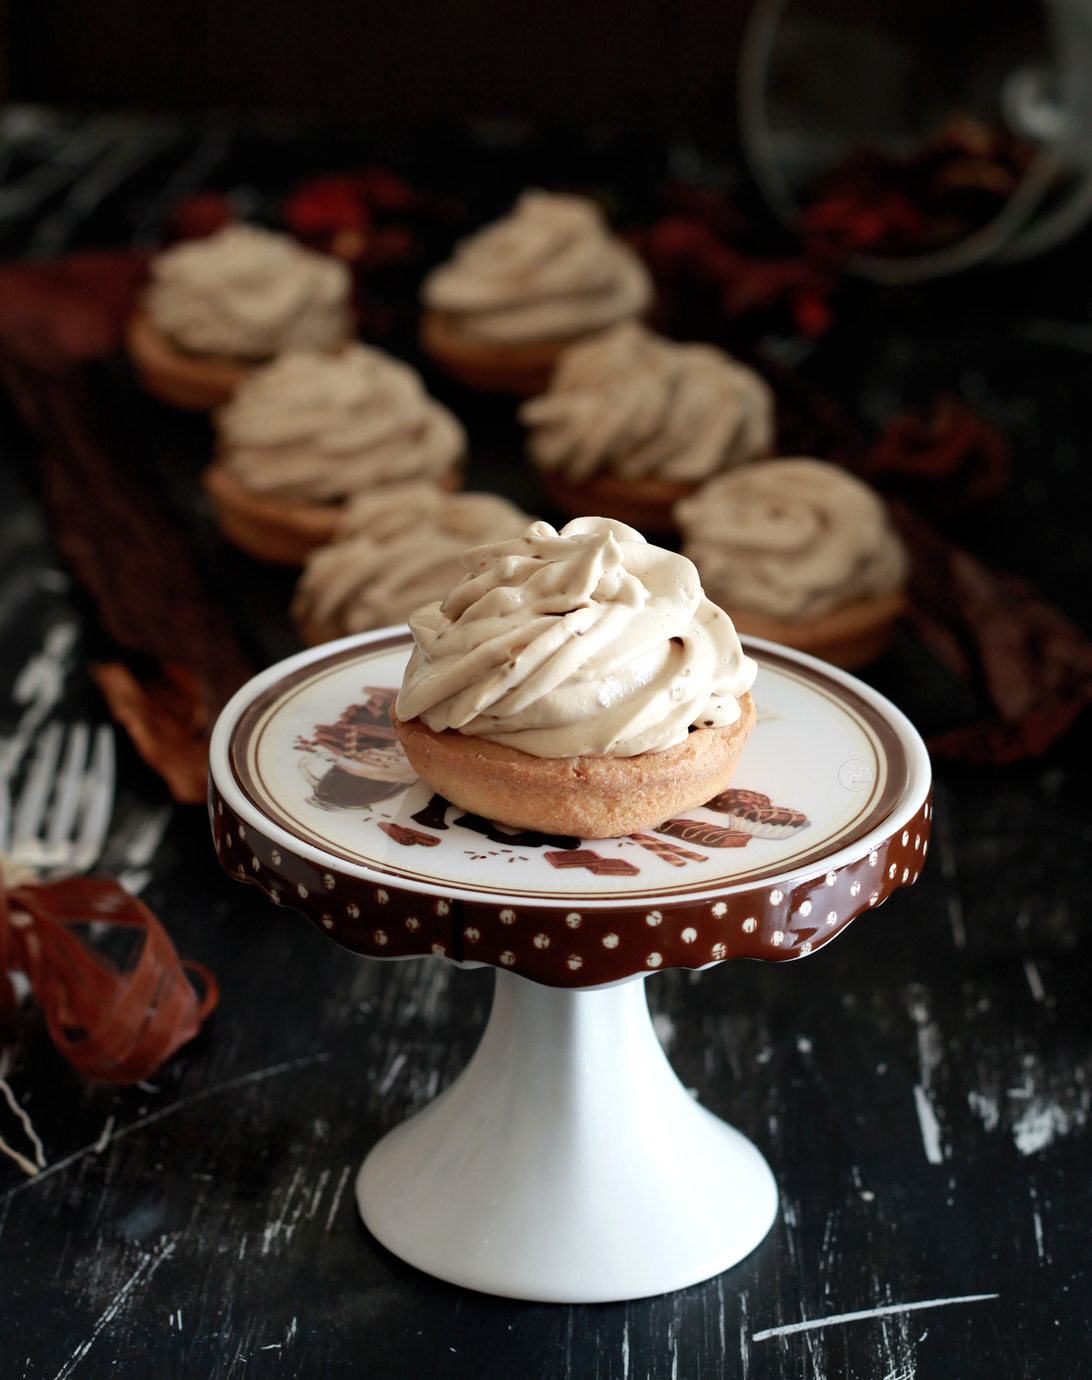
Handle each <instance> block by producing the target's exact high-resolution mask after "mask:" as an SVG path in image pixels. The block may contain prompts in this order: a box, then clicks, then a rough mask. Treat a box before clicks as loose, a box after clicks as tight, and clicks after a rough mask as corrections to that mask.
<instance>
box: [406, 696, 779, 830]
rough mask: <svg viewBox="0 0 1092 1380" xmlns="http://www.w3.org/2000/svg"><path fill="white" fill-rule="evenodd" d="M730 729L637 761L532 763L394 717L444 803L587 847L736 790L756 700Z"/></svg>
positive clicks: (698, 733)
mask: <svg viewBox="0 0 1092 1380" xmlns="http://www.w3.org/2000/svg"><path fill="white" fill-rule="evenodd" d="M739 706H740V711H741V712H740V717H739V719H738V720H737V721H736V722H735V723H734V724H732V725H730V726H729V727H728V728H706V729H695V730H694V731H693V732H691V733H689V734H688V735H687V737H686V738H685V739H684V741H683V742H681V743H677V744H676V745H675V746H674V747H670V748H665V749H664V750H663V751H661V752H644V753H641V754H640V755H639V756H636V757H560V758H558V757H532V756H530V754H529V753H526V752H520V750H519V749H518V748H510V747H505V746H504V745H503V744H502V743H492V742H490V741H489V739H487V738H467V737H465V736H464V735H463V734H461V733H457V732H455V731H454V730H453V729H450V728H449V729H445V730H444V732H443V733H435V732H433V730H432V729H431V728H429V727H428V725H427V724H424V723H422V722H421V720H420V719H412V720H410V722H409V723H403V721H402V720H401V719H400V718H399V717H398V715H397V714H396V713H395V712H394V711H393V710H392V711H391V723H393V724H394V728H395V732H396V733H397V734H398V738H399V741H400V742H401V744H402V748H403V751H404V752H405V754H406V756H407V757H408V758H409V761H410V765H411V766H412V767H413V769H414V771H415V772H416V773H417V775H418V776H420V777H421V779H422V780H424V781H427V782H428V784H429V785H430V786H431V787H432V789H433V790H434V791H436V792H438V794H440V795H442V796H443V797H444V799H445V800H450V801H451V802H452V803H453V804H455V805H458V806H460V807H461V808H462V809H464V810H468V811H469V812H470V813H471V814H476V815H481V816H483V817H484V818H485V819H490V820H493V821H494V822H495V823H497V824H505V825H509V826H510V827H511V828H513V829H537V830H540V831H541V832H542V833H546V834H567V835H569V836H571V837H573V838H581V839H612V838H621V837H623V836H624V835H626V834H637V833H641V832H642V831H643V830H645V829H653V828H655V827H656V825H657V824H662V823H663V822H664V820H665V819H672V818H674V817H675V816H677V815H681V814H684V813H685V812H686V811H687V810H692V809H693V808H694V807H695V806H696V805H701V804H703V803H704V802H705V801H706V800H712V799H713V797H714V796H716V795H719V794H720V792H721V791H723V790H725V789H726V788H727V786H728V783H729V782H730V781H731V779H732V776H733V774H734V772H735V769H736V767H737V766H738V765H739V759H740V757H741V756H742V753H743V749H744V747H745V746H746V744H747V739H748V738H749V737H750V735H751V730H752V728H754V725H755V706H754V701H753V700H752V699H751V696H750V695H749V694H744V695H741V696H740V699H739Z"/></svg>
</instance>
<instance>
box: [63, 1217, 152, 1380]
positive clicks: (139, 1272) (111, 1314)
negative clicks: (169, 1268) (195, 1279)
mask: <svg viewBox="0 0 1092 1380" xmlns="http://www.w3.org/2000/svg"><path fill="white" fill-rule="evenodd" d="M177 1245H178V1238H177V1237H173V1238H172V1239H171V1240H169V1241H167V1242H165V1243H164V1244H163V1246H161V1247H160V1249H159V1251H158V1252H157V1253H156V1254H154V1255H146V1256H144V1258H143V1259H142V1260H141V1262H140V1264H139V1265H138V1266H137V1267H136V1269H135V1270H134V1271H133V1273H132V1274H131V1275H130V1276H129V1278H128V1279H127V1280H126V1281H125V1283H124V1284H123V1285H122V1286H121V1288H120V1289H119V1290H118V1292H117V1293H116V1294H115V1295H114V1297H113V1298H112V1299H111V1300H110V1302H109V1304H108V1305H107V1308H106V1311H105V1312H104V1313H103V1315H102V1317H101V1318H99V1320H98V1322H97V1323H96V1324H95V1326H94V1329H93V1331H92V1333H91V1336H90V1337H89V1338H88V1339H87V1341H86V1342H83V1343H81V1345H80V1346H78V1347H77V1348H76V1350H75V1351H74V1352H73V1353H72V1355H71V1356H70V1357H69V1359H68V1360H67V1361H66V1362H65V1364H64V1365H63V1366H62V1367H61V1369H60V1370H59V1371H58V1372H57V1374H56V1376H55V1377H54V1380H68V1376H70V1375H71V1374H72V1372H73V1371H74V1370H75V1369H76V1367H77V1366H78V1365H79V1363H80V1362H81V1361H82V1360H83V1358H84V1357H85V1356H86V1355H87V1353H88V1352H89V1351H90V1350H91V1348H92V1347H93V1346H94V1345H95V1342H96V1341H97V1340H98V1338H99V1334H100V1333H101V1332H102V1331H103V1329H104V1328H106V1327H109V1325H110V1324H111V1323H112V1322H113V1321H114V1319H115V1318H116V1317H117V1315H118V1314H119V1313H120V1312H121V1310H122V1308H123V1307H124V1306H125V1301H126V1300H127V1299H128V1297H129V1295H130V1294H131V1293H132V1292H133V1290H134V1289H136V1288H137V1286H138V1285H140V1284H147V1283H148V1282H149V1280H150V1279H151V1278H152V1276H153V1275H154V1274H155V1272H156V1270H158V1269H159V1267H160V1265H162V1264H163V1262H164V1261H165V1260H166V1259H167V1258H168V1256H172V1255H173V1254H174V1251H175V1247H176V1246H177Z"/></svg>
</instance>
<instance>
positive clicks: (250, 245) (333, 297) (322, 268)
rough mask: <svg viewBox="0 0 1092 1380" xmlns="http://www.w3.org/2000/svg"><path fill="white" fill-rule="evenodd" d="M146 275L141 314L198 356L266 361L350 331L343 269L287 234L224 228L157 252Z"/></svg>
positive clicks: (322, 346) (324, 344) (329, 344)
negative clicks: (148, 275)
mask: <svg viewBox="0 0 1092 1380" xmlns="http://www.w3.org/2000/svg"><path fill="white" fill-rule="evenodd" d="M151 273H152V280H151V283H150V285H149V286H148V288H147V290H146V292H145V294H144V309H145V311H146V312H147V313H148V316H149V317H150V319H151V320H152V322H153V323H154V324H155V325H156V326H158V327H159V329H160V330H161V331H162V332H163V334H164V335H166V336H168V337H169V338H170V339H171V340H172V341H173V342H174V343H175V344H176V345H180V346H181V347H182V348H183V349H185V350H191V351H193V352H194V353H197V354H211V355H231V356H235V357H237V358H242V359H268V358H270V357H271V356H272V355H275V354H277V353H278V352H279V351H280V350H285V349H298V350H329V349H332V348H333V347H334V346H335V345H336V344H337V343H338V342H339V341H341V340H345V339H347V338H348V336H349V335H350V334H351V333H352V320H351V317H350V313H349V295H350V291H351V281H350V277H349V270H348V268H346V266H345V265H344V264H343V263H341V262H340V260H338V259H332V258H330V257H329V256H328V255H326V254H316V253H314V252H313V251H312V250H310V249H304V248H303V246H302V245H299V244H297V243H296V241H295V240H293V239H291V238H290V237H289V236H288V235H278V234H275V233H274V232H273V231H271V230H262V229H260V228H259V227H257V226H254V225H226V226H224V228H223V229H222V230H218V231H217V232H216V234H214V235H209V236H208V238H207V239H201V240H187V241H185V242H184V243H182V244H176V245H174V246H172V247H171V248H170V249H167V250H165V251H164V252H163V253H162V254H158V255H156V257H155V258H154V259H153V260H152V269H151Z"/></svg>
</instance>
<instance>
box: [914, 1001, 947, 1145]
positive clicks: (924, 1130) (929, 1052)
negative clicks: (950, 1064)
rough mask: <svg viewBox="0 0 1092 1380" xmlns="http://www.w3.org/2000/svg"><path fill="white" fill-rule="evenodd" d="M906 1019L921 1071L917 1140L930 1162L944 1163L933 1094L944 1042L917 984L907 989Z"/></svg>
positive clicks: (916, 1094) (917, 1088)
mask: <svg viewBox="0 0 1092 1380" xmlns="http://www.w3.org/2000/svg"><path fill="white" fill-rule="evenodd" d="M909 1011H910V1018H911V1020H912V1021H913V1022H914V1024H915V1025H916V1026H917V1043H918V1068H919V1069H920V1072H921V1078H920V1081H919V1083H918V1084H917V1085H916V1086H915V1088H914V1106H915V1108H916V1110H917V1114H918V1124H919V1125H920V1127H921V1141H922V1145H923V1146H924V1147H925V1158H926V1159H927V1160H928V1161H929V1163H930V1164H943V1163H944V1147H943V1145H942V1144H941V1137H940V1121H939V1119H938V1118H937V1114H936V1107H935V1105H934V1097H933V1074H934V1073H935V1072H936V1070H937V1069H938V1068H939V1067H940V1065H941V1063H942V1062H943V1059H944V1044H943V1041H942V1039H941V1034H940V1026H939V1025H937V1023H936V1021H933V1020H930V1019H929V1004H928V994H927V993H926V992H925V990H924V989H923V988H921V987H912V988H911V989H910V999H909Z"/></svg>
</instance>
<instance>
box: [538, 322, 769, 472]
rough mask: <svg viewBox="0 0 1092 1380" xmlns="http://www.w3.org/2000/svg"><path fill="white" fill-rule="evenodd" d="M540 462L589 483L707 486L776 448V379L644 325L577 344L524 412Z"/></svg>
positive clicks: (706, 347) (617, 328) (708, 347)
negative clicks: (652, 481) (612, 480)
mask: <svg viewBox="0 0 1092 1380" xmlns="http://www.w3.org/2000/svg"><path fill="white" fill-rule="evenodd" d="M520 419H521V420H522V421H523V422H525V423H526V424H527V425H528V426H529V427H531V428H532V433H531V436H530V439H529V442H528V449H529V451H530V455H531V459H532V460H533V461H534V462H535V464H537V465H538V466H539V467H540V468H542V469H544V470H555V469H556V470H560V471H561V472H562V473H563V474H564V476H565V478H566V479H567V480H568V481H569V482H570V483H572V484H581V483H584V482H585V481H587V480H589V479H591V478H592V476H593V475H595V474H596V473H598V472H599V471H601V470H611V471H613V472H614V473H615V474H616V475H618V476H619V478H622V479H649V478H656V479H661V480H665V481H667V482H669V483H676V484H700V483H701V482H702V481H703V480H705V479H708V478H709V477H710V475H712V474H716V473H718V472H719V471H721V470H728V469H732V468H734V467H735V466H736V465H742V464H743V463H744V462H745V461H748V460H754V459H756V458H757V457H759V456H762V455H768V454H769V453H770V451H771V450H772V449H773V439H774V404H773V394H772V393H771V391H770V389H769V387H768V386H767V384H766V383H765V382H764V381H763V380H762V379H761V378H760V377H759V376H758V374H756V373H755V372H754V370H753V369H748V368H747V367H746V366H745V365H742V364H739V363H738V362H737V361H736V360H734V359H732V358H731V357H730V356H729V355H726V354H725V353H724V352H723V351H722V350H718V349H716V348H715V347H714V346H712V345H679V344H676V343H675V342H674V341H672V340H665V339H664V338H663V336H658V335H654V334H653V333H652V331H650V330H647V329H646V328H645V327H644V326H642V325H640V324H639V323H638V322H635V321H627V322H624V323H623V324H621V325H618V326H615V327H614V328H613V329H611V330H608V331H604V332H603V334H602V335H599V336H596V337H594V338H593V339H591V340H588V341H583V342H581V343H579V344H576V345H571V346H570V347H569V348H568V349H567V350H566V351H565V353H564V354H563V355H562V356H561V359H560V360H559V361H558V364H557V367H556V369H555V370H554V376H553V379H552V380H551V383H550V388H549V391H548V392H546V393H544V394H543V395H542V396H541V397H538V398H532V399H531V401H530V402H527V403H524V405H523V407H522V408H521V409H520Z"/></svg>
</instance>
